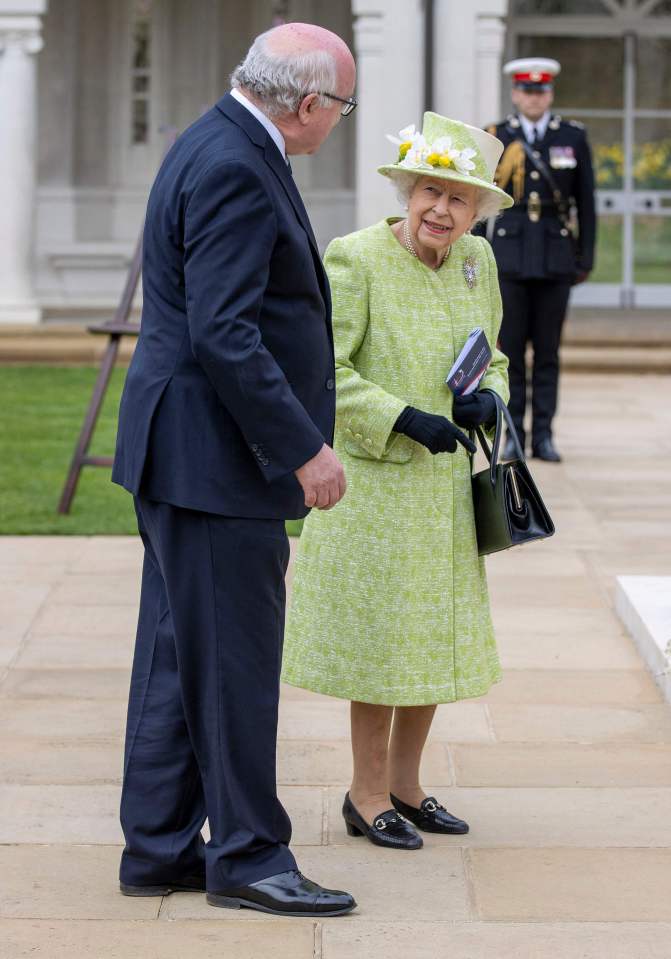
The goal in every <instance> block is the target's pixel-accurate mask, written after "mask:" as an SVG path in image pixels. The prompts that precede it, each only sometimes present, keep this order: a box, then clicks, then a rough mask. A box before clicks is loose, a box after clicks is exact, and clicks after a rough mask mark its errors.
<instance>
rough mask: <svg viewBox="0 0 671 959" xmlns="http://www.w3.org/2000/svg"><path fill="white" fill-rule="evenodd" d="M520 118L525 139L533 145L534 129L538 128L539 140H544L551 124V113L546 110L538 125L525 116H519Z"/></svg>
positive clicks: (537, 122)
mask: <svg viewBox="0 0 671 959" xmlns="http://www.w3.org/2000/svg"><path fill="white" fill-rule="evenodd" d="M518 116H519V118H520V125H521V127H522V131H523V133H524V136H525V138H526V139H527V140H528V141H529V143H531V140H532V139H533V128H534V127H536V129H537V130H538V139H539V140H542V139H543V137H544V136H545V131H546V130H547V128H548V123H549V122H550V111H549V110H546V111H545V113H544V114H543V116H542V117H541V118H540V120H537V121H536V123H533V122H532V121H531V120H529V119H528V118H527V117H525V116H523V115H522V114H521V113H520V114H518Z"/></svg>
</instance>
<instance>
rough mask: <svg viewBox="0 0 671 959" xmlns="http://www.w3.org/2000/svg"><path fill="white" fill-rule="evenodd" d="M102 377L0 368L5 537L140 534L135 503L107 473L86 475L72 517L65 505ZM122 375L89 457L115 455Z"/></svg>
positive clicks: (0, 504)
mask: <svg viewBox="0 0 671 959" xmlns="http://www.w3.org/2000/svg"><path fill="white" fill-rule="evenodd" d="M96 373H97V370H96V368H95V367H53V366H3V367H0V409H2V415H1V416H0V450H1V451H2V452H1V454H0V533H2V534H9V533H13V534H22V533H66V534H75V533H76V534H92V533H135V532H137V527H136V525H135V514H134V511H133V501H132V498H131V496H130V495H129V494H128V493H126V492H125V491H124V490H122V489H120V488H119V487H118V486H114V485H113V484H112V483H111V482H110V471H109V470H107V469H96V468H91V467H87V468H85V469H84V471H83V473H82V476H81V479H80V482H79V488H78V490H77V495H76V497H75V500H74V503H73V506H72V511H71V513H70V515H69V516H59V515H58V514H57V512H56V506H57V504H58V500H59V498H60V494H61V489H62V487H63V483H64V481H65V475H66V472H67V469H68V466H69V463H70V458H71V456H72V451H73V449H74V445H75V442H76V439H77V436H78V434H79V429H80V427H81V423H82V418H83V416H84V412H85V410H86V406H87V404H88V401H89V398H90V395H91V390H92V388H93V383H94V380H95V377H96ZM124 376H125V370H122V369H119V370H115V372H114V375H113V377H112V382H111V385H110V389H109V391H108V394H107V399H106V402H105V405H104V407H103V410H102V412H101V415H100V419H99V421H98V427H97V430H96V433H95V436H94V441H93V446H92V449H91V452H92V453H94V454H97V455H108V454H110V453H112V452H113V451H114V437H115V434H116V418H117V410H118V406H119V397H120V395H121V388H122V386H123V380H124Z"/></svg>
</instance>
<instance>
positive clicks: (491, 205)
mask: <svg viewBox="0 0 671 959" xmlns="http://www.w3.org/2000/svg"><path fill="white" fill-rule="evenodd" d="M429 175H430V174H427V176H429ZM389 179H390V180H391V182H392V183H393V185H394V186H395V187H396V195H397V197H398V200H399V203H400V204H401V206H402V207H404V208H407V206H408V201H409V200H410V197H411V196H412V191H413V190H414V189H415V186H416V185H417V179H418V178H417V174H416V173H405V172H401V171H398V172H395V173H392V175H391V177H390V178H389ZM459 182H460V183H461V182H464V181H461V180H460V181H459ZM476 189H477V193H476V196H475V220H474V221H473V222H474V223H478V222H479V221H480V220H487V219H489V217H490V216H497V215H498V214H499V213H500V212H501V205H502V202H503V199H502V197H500V196H498V195H497V194H496V193H494V192H493V191H492V190H486V189H485V188H484V187H481V186H479V187H477V188H476Z"/></svg>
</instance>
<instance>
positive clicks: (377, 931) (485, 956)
mask: <svg viewBox="0 0 671 959" xmlns="http://www.w3.org/2000/svg"><path fill="white" fill-rule="evenodd" d="M669 941H671V924H669V923H662V922H649V923H648V922H619V921H613V922H561V923H560V922H516V923H511V922H498V921H496V922H439V921H434V922H418V921H416V920H415V919H414V917H413V916H412V903H410V902H408V901H406V903H405V908H404V909H402V911H401V915H399V917H398V921H397V922H394V923H389V922H373V921H369V920H368V919H363V918H358V919H357V920H356V921H354V920H352V921H351V922H348V923H339V922H329V923H324V930H323V932H322V959H371V957H373V956H375V957H377V956H384V959H415V957H417V959H419V957H420V956H421V957H423V956H439V957H441V959H442V957H443V956H444V957H446V959H447V957H449V959H605V957H606V956H607V957H608V959H668V956H669Z"/></svg>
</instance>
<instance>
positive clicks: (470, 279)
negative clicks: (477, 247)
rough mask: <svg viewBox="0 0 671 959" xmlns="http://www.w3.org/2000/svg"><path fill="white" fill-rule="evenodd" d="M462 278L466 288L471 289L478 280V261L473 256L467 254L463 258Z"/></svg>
mask: <svg viewBox="0 0 671 959" xmlns="http://www.w3.org/2000/svg"><path fill="white" fill-rule="evenodd" d="M464 279H465V280H466V283H467V284H468V289H469V290H472V289H473V287H474V286H475V284H476V283H477V280H478V261H477V260H476V258H475V257H474V256H467V257H466V259H465V260H464Z"/></svg>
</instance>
